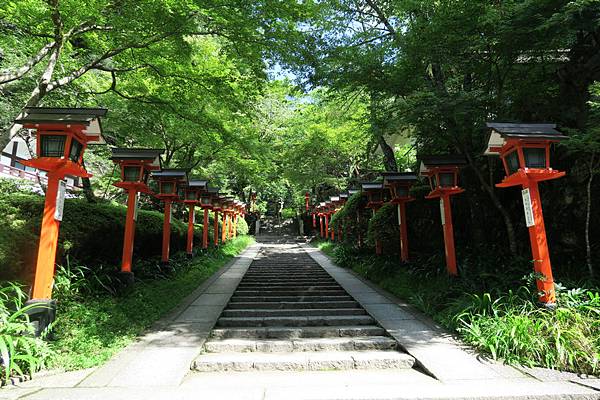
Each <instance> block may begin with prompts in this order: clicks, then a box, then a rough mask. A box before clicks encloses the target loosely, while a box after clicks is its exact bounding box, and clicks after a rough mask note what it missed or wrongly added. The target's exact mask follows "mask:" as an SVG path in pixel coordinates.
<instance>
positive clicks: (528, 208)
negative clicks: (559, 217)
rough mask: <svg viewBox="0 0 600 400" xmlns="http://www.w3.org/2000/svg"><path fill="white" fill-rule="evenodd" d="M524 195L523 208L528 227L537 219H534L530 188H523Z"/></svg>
mask: <svg viewBox="0 0 600 400" xmlns="http://www.w3.org/2000/svg"><path fill="white" fill-rule="evenodd" d="M521 194H522V195H523V209H524V211H525V225H527V227H528V228H529V227H532V226H534V225H535V220H534V219H533V207H532V205H531V194H530V193H529V189H523V190H522V191H521Z"/></svg>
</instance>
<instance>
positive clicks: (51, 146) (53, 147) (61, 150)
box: [40, 135, 67, 158]
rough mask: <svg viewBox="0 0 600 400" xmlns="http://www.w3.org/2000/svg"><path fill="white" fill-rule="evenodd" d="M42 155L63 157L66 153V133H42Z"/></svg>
mask: <svg viewBox="0 0 600 400" xmlns="http://www.w3.org/2000/svg"><path fill="white" fill-rule="evenodd" d="M41 141H42V143H41V146H40V152H41V154H40V156H41V157H58V158H60V157H63V156H64V155H65V142H66V141H67V136H66V135H41Z"/></svg>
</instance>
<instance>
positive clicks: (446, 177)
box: [440, 172, 454, 187]
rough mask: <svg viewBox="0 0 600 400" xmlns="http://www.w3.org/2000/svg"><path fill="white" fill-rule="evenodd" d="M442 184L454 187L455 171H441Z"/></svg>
mask: <svg viewBox="0 0 600 400" xmlns="http://www.w3.org/2000/svg"><path fill="white" fill-rule="evenodd" d="M440 186H441V187H453V186H454V172H440Z"/></svg>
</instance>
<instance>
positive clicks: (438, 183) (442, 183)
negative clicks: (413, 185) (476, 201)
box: [421, 155, 466, 276]
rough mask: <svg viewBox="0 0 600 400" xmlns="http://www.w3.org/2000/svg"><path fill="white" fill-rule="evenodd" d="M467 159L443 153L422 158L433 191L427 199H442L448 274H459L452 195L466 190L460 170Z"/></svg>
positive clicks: (422, 165)
mask: <svg viewBox="0 0 600 400" xmlns="http://www.w3.org/2000/svg"><path fill="white" fill-rule="evenodd" d="M465 164H466V162H465V159H464V158H463V157H462V156H458V155H442V156H431V157H422V158H421V175H422V176H426V177H427V178H428V179H429V185H430V186H431V192H430V193H429V194H428V195H427V196H426V197H425V198H426V199H437V198H439V199H440V215H441V219H442V227H443V229H444V249H445V253H446V268H447V270H448V274H449V275H452V276H456V275H458V267H457V266H456V250H455V246H454V227H453V225H452V203H451V201H450V196H454V195H455V194H459V193H462V192H464V191H465V190H464V189H462V188H460V187H459V186H458V171H459V169H460V167H461V166H463V165H465Z"/></svg>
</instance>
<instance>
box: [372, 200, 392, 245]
mask: <svg viewBox="0 0 600 400" xmlns="http://www.w3.org/2000/svg"><path fill="white" fill-rule="evenodd" d="M396 210H397V206H396V205H395V204H389V203H386V204H384V205H383V206H382V207H381V208H380V209H379V210H377V212H376V213H375V215H373V217H372V218H371V219H370V220H369V226H368V229H367V240H368V242H369V244H371V245H375V241H376V240H379V241H381V243H382V245H383V249H384V250H386V251H388V252H389V250H390V249H396V248H397V247H398V243H399V240H400V239H399V234H400V233H399V228H398V215H397V211H396Z"/></svg>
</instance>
